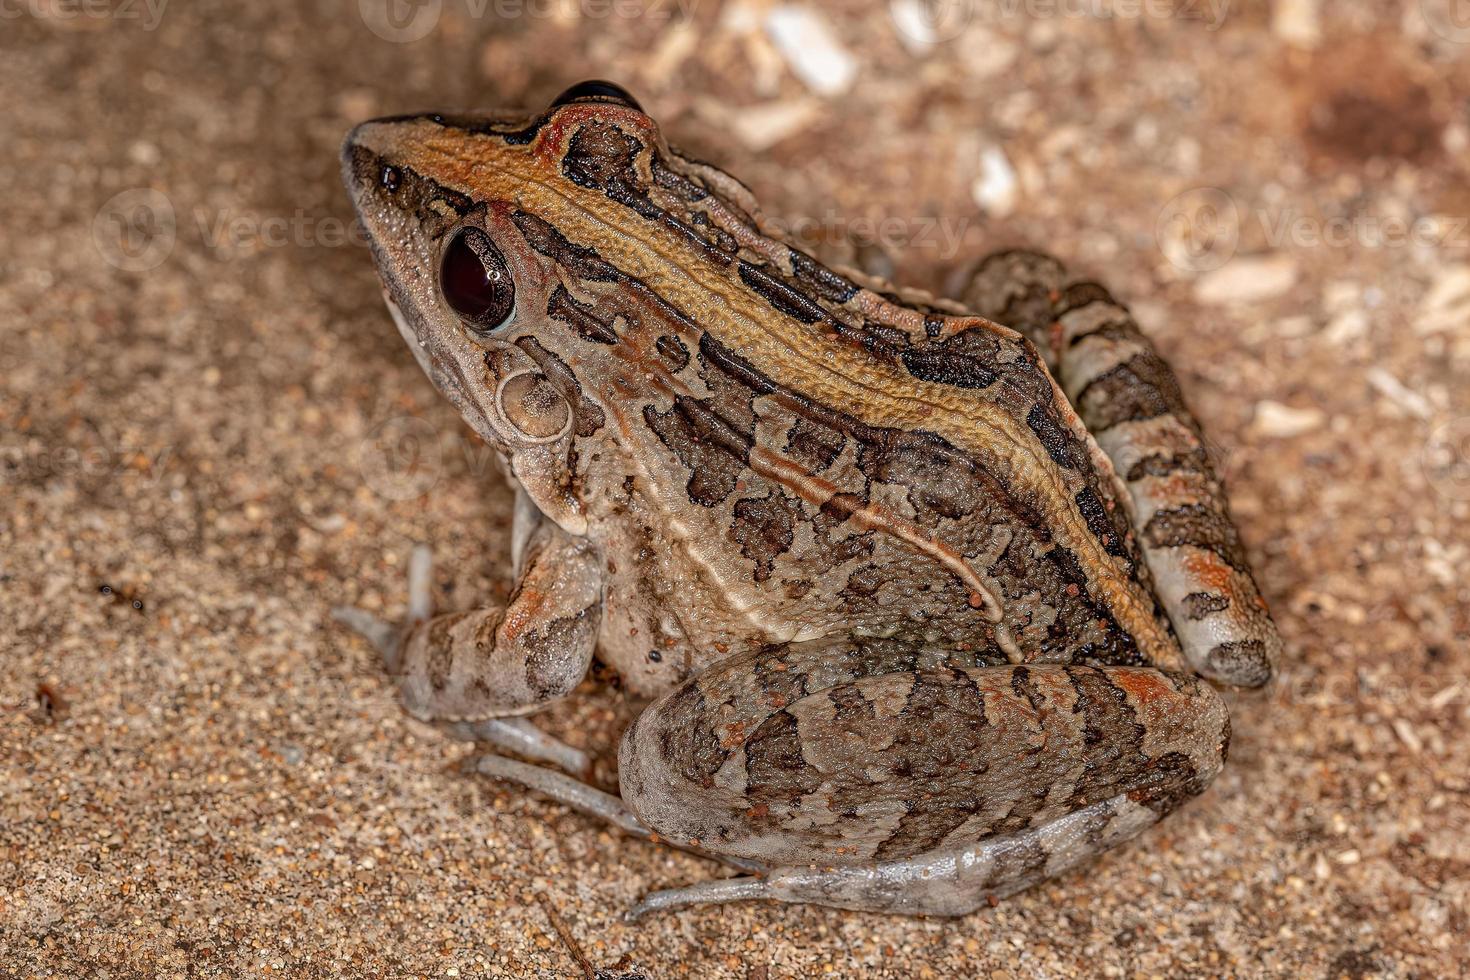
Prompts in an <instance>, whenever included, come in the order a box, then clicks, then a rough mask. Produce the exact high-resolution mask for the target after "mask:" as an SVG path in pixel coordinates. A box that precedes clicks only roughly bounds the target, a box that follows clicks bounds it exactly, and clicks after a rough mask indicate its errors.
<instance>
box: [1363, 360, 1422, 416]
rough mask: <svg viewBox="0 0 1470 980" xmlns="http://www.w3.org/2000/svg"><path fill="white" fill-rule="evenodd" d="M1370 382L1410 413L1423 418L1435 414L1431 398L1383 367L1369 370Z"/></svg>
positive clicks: (1375, 388)
mask: <svg viewBox="0 0 1470 980" xmlns="http://www.w3.org/2000/svg"><path fill="white" fill-rule="evenodd" d="M1367 377H1368V384H1370V385H1372V386H1373V390H1374V391H1376V392H1378V393H1379V394H1380V395H1382V396H1383V397H1385V398H1387V399H1388V400H1389V401H1391V402H1393V403H1394V404H1395V405H1397V406H1398V407H1399V408H1401V409H1403V410H1404V411H1406V412H1408V413H1409V414H1410V415H1417V416H1418V417H1419V418H1421V419H1427V418H1429V417H1430V416H1432V415H1433V414H1434V407H1433V406H1432V405H1430V404H1429V399H1427V398H1425V397H1424V396H1423V395H1421V394H1419V393H1418V392H1417V391H1413V390H1412V389H1410V388H1408V387H1407V386H1406V385H1405V384H1404V383H1403V382H1402V381H1400V380H1399V379H1398V378H1395V377H1394V376H1393V375H1392V374H1389V373H1388V372H1387V371H1385V370H1384V369H1383V368H1381V367H1376V368H1371V369H1369V371H1368V375H1367Z"/></svg>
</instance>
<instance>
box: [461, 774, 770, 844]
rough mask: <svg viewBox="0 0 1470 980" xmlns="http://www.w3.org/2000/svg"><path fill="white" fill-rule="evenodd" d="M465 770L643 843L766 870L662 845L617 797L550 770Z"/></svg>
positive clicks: (658, 838) (671, 842)
mask: <svg viewBox="0 0 1470 980" xmlns="http://www.w3.org/2000/svg"><path fill="white" fill-rule="evenodd" d="M573 751H576V750H573ZM464 768H465V769H466V771H468V772H477V773H479V774H480V775H482V776H490V777H491V778H493V779H498V780H500V781H502V782H506V783H514V784H516V785H517V786H520V787H522V788H524V789H528V790H530V791H532V792H533V793H537V794H539V795H541V796H544V797H546V798H547V799H549V800H551V801H553V802H555V803H560V804H562V805H563V806H568V807H571V808H572V809H573V810H576V811H577V812H579V813H585V814H587V815H588V816H589V817H596V818H598V819H599V820H605V821H607V822H608V823H610V824H612V825H613V826H614V827H617V828H618V829H619V830H621V831H623V833H625V834H629V835H630V836H633V837H638V838H640V839H642V840H646V841H653V842H659V841H662V842H663V843H667V844H671V845H673V846H675V847H679V848H680V849H681V850H687V851H690V852H692V853H694V854H698V855H700V856H701V857H712V858H715V859H716V860H719V861H723V862H724V863H726V864H728V865H730V866H731V867H733V868H738V869H740V870H742V871H750V872H763V871H765V869H766V866H765V865H763V864H760V863H758V862H755V861H746V860H742V859H740V858H728V857H724V856H721V855H715V854H710V853H708V852H706V851H704V850H701V849H700V848H699V847H698V846H696V845H693V844H690V845H681V844H679V842H677V841H664V840H663V839H662V838H660V837H658V836H657V835H656V834H655V833H654V832H653V831H652V830H651V829H649V827H648V825H647V824H645V823H644V822H643V821H642V820H640V819H638V815H637V814H636V813H634V812H633V811H632V810H630V809H629V808H628V805H627V804H626V803H624V802H623V801H622V800H621V799H620V798H618V797H617V796H614V795H613V794H611V793H606V792H603V791H602V790H600V789H598V788H597V787H595V786H591V785H589V784H587V783H585V782H582V781H581V780H578V779H573V778H572V777H570V776H565V775H563V774H561V773H559V772H552V771H551V770H550V769H543V768H542V767H540V766H533V765H529V764H527V763H524V762H518V761H516V760H515V759H507V758H505V757H504V756H500V755H482V756H479V757H478V758H471V759H466V760H465V763H464Z"/></svg>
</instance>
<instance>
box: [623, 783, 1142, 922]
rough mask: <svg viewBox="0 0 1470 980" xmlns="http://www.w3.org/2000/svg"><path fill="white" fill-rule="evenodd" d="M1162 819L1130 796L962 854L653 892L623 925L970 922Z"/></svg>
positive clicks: (782, 871) (781, 871)
mask: <svg viewBox="0 0 1470 980" xmlns="http://www.w3.org/2000/svg"><path fill="white" fill-rule="evenodd" d="M1158 819H1159V815H1158V814H1157V813H1156V812H1155V811H1154V810H1152V809H1150V808H1149V807H1147V806H1145V805H1143V804H1141V803H1137V802H1134V801H1133V800H1132V799H1131V798H1130V797H1129V795H1128V794H1122V795H1119V796H1115V797H1113V798H1112V799H1110V800H1104V801H1102V802H1100V803H1095V804H1093V805H1092V806H1089V807H1085V808H1084V809H1081V810H1077V811H1074V812H1072V813H1069V814H1067V815H1066V816H1064V817H1061V818H1059V819H1057V820H1053V821H1052V822H1050V823H1047V824H1044V825H1043V826H1040V827H1030V828H1027V829H1025V830H1021V831H1017V832H1015V833H1012V834H1006V835H1004V836H1001V837H995V838H991V839H989V840H984V841H980V842H979V843H976V844H972V845H970V846H968V847H962V848H954V849H950V850H944V851H939V852H935V853H930V854H925V855H917V856H915V857H911V858H905V859H903V860H897V861H881V862H875V863H872V864H864V865H853V866H851V867H839V868H830V867H829V868H815V867H812V868H778V869H776V870H774V871H772V872H771V873H770V875H769V876H766V877H754V876H749V875H743V876H740V877H736V878H724V879H719V880H716V881H706V882H702V883H700V884H697V885H691V886H689V887H687V888H673V889H669V890H667V891H658V892H653V893H652V894H650V895H647V896H646V897H644V899H643V900H642V901H641V902H639V903H638V904H637V905H635V906H633V908H631V909H629V910H628V913H627V918H628V919H629V920H636V919H640V918H642V917H643V916H645V915H648V914H649V913H651V912H665V911H669V910H673V909H682V908H688V907H689V906H692V905H706V904H711V903H717V902H719V903H723V902H745V901H752V900H764V901H773V902H792V903H799V904H811V905H826V906H828V907H831V908H839V909H853V910H855V911H859V912H886V913H894V914H899V915H947V916H952V915H967V914H969V913H970V912H974V911H976V910H978V909H981V908H985V907H988V906H990V905H992V904H994V903H995V901H996V900H998V899H1002V898H1005V897H1007V896H1008V895H1013V894H1015V893H1016V892H1019V891H1023V890H1024V889H1027V888H1030V887H1031V886H1032V885H1034V884H1036V883H1038V882H1040V881H1044V880H1046V879H1047V878H1050V877H1052V876H1054V875H1058V874H1061V873H1063V872H1065V871H1067V870H1068V869H1070V868H1072V867H1074V866H1076V865H1078V864H1080V863H1082V862H1083V861H1085V860H1087V859H1088V858H1090V857H1092V856H1093V855H1095V854H1098V853H1100V852H1102V851H1104V850H1107V849H1108V848H1110V847H1113V846H1114V845H1116V844H1119V843H1122V842H1123V841H1125V840H1127V839H1128V838H1130V837H1133V836H1134V835H1136V834H1138V833H1139V832H1140V831H1142V830H1144V829H1145V828H1147V827H1149V826H1151V825H1152V824H1153V823H1155V822H1156V821H1157V820H1158Z"/></svg>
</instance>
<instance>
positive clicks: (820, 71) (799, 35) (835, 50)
mask: <svg viewBox="0 0 1470 980" xmlns="http://www.w3.org/2000/svg"><path fill="white" fill-rule="evenodd" d="M765 27H766V35H767V36H768V37H769V38H770V39H771V43H773V44H774V45H776V49H777V50H778V51H780V52H781V56H782V57H784V58H785V59H786V64H787V65H788V66H790V68H791V71H792V72H793V73H794V74H795V75H796V77H797V78H799V79H801V81H802V84H804V85H805V86H806V87H807V88H809V89H811V90H812V91H813V92H815V93H817V94H818V95H825V96H833V95H841V94H842V93H843V92H846V91H847V90H848V88H849V87H851V85H852V83H853V80H854V79H855V78H857V71H858V65H857V60H856V59H855V58H853V56H852V55H851V54H849V53H848V51H847V49H846V48H844V47H843V46H842V45H841V43H839V42H838V40H837V39H836V38H835V37H833V35H832V31H831V29H830V28H828V26H827V22H826V20H825V19H823V18H822V17H821V16H820V15H818V14H816V13H815V12H813V11H811V10H809V9H808V8H806V7H796V6H783V7H776V8H775V9H773V10H772V11H771V12H770V13H769V14H767V15H766V21H765Z"/></svg>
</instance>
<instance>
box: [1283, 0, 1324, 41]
mask: <svg viewBox="0 0 1470 980" xmlns="http://www.w3.org/2000/svg"><path fill="white" fill-rule="evenodd" d="M1317 7H1318V0H1276V4H1275V7H1274V8H1273V9H1272V11H1271V33H1272V34H1275V35H1276V36H1277V37H1279V38H1280V39H1281V40H1283V41H1285V42H1286V43H1287V44H1292V45H1295V46H1296V47H1299V48H1309V49H1310V48H1315V47H1316V46H1317V45H1318V44H1319V43H1321V41H1322V23H1321V18H1320V17H1319V16H1318V10H1317Z"/></svg>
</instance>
